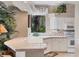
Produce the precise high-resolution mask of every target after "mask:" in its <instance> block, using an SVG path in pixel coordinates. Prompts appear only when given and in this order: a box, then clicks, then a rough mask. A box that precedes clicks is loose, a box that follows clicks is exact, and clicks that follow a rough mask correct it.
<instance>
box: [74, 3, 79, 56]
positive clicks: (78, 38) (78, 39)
mask: <svg viewBox="0 0 79 59" xmlns="http://www.w3.org/2000/svg"><path fill="white" fill-rule="evenodd" d="M75 44H76V56H78V57H79V3H78V4H76V5H75Z"/></svg>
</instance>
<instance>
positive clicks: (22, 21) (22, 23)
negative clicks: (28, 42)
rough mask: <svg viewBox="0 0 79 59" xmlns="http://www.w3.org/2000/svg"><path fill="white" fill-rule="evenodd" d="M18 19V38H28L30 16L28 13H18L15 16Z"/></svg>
mask: <svg viewBox="0 0 79 59" xmlns="http://www.w3.org/2000/svg"><path fill="white" fill-rule="evenodd" d="M15 19H16V24H17V27H16V31H18V32H17V33H16V37H26V36H27V26H28V14H27V13H26V12H18V13H17V14H16V15H15Z"/></svg>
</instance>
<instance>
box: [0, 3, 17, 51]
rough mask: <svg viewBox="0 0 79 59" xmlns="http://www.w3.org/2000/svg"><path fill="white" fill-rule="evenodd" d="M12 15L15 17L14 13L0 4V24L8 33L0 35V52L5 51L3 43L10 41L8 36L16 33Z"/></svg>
mask: <svg viewBox="0 0 79 59" xmlns="http://www.w3.org/2000/svg"><path fill="white" fill-rule="evenodd" d="M13 15H15V12H14V11H13V10H11V9H10V7H8V6H6V5H5V4H4V3H2V2H0V24H3V25H4V26H5V28H6V29H7V31H8V32H7V33H3V34H1V35H0V50H4V49H5V46H4V42H5V41H7V40H9V39H11V37H10V36H11V35H12V34H13V33H15V32H16V31H15V28H16V21H15V19H14V17H13Z"/></svg>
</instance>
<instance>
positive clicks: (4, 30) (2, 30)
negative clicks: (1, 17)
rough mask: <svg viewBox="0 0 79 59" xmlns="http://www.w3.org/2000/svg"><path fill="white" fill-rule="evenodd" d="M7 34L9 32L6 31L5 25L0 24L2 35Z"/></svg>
mask: <svg viewBox="0 0 79 59" xmlns="http://www.w3.org/2000/svg"><path fill="white" fill-rule="evenodd" d="M6 32H7V30H6V28H5V27H4V25H3V24H0V34H2V33H6Z"/></svg>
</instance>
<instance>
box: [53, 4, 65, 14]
mask: <svg viewBox="0 0 79 59" xmlns="http://www.w3.org/2000/svg"><path fill="white" fill-rule="evenodd" d="M53 12H54V13H65V12H66V4H61V5H59V6H57V8H56V9H54V10H53Z"/></svg>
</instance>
